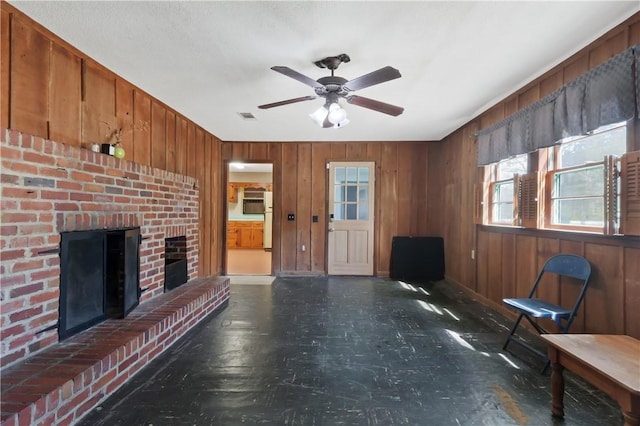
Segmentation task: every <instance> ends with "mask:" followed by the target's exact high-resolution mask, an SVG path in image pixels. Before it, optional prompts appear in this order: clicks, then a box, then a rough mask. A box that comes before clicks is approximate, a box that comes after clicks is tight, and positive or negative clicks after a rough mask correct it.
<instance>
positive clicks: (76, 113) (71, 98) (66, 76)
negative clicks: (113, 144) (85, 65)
mask: <svg viewBox="0 0 640 426" xmlns="http://www.w3.org/2000/svg"><path fill="white" fill-rule="evenodd" d="M81 72H82V61H81V60H80V58H79V57H77V56H76V55H74V54H73V53H71V52H69V51H68V50H67V49H64V48H63V47H61V46H59V45H58V44H56V43H52V44H51V77H50V85H49V87H50V99H49V138H50V139H52V140H55V141H58V142H62V143H65V144H67V145H74V146H81V135H80V123H81V109H80V105H81V94H80V86H81V81H80V76H81ZM96 142H97V141H96Z"/></svg>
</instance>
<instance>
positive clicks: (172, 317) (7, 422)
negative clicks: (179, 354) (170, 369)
mask: <svg viewBox="0 0 640 426" xmlns="http://www.w3.org/2000/svg"><path fill="white" fill-rule="evenodd" d="M228 299H229V279H228V278H197V279H195V280H191V281H190V282H189V283H187V284H185V285H183V286H181V287H179V288H177V289H175V290H173V291H171V292H169V293H166V294H163V295H161V296H158V297H156V298H154V299H153V300H151V301H148V302H146V303H144V304H142V305H141V306H139V307H138V308H136V309H135V310H134V311H133V312H132V313H131V314H129V316H127V317H126V318H125V319H119V320H107V321H105V322H103V323H101V324H99V325H97V326H95V327H93V328H91V329H89V330H86V331H84V332H82V333H80V334H78V335H76V336H73V337H71V338H69V339H67V340H65V341H63V342H61V343H58V344H57V345H55V346H53V347H50V348H48V349H46V350H44V351H41V352H39V353H38V354H36V355H34V356H32V357H30V358H29V359H27V360H25V361H22V362H20V363H18V364H16V365H14V366H12V367H9V368H7V369H5V370H3V372H2V393H1V395H2V398H1V400H2V414H1V421H2V423H1V424H2V426H18V425H69V424H73V423H74V422H76V421H77V420H78V419H80V418H81V417H82V416H83V415H84V414H86V413H87V412H88V411H89V410H91V409H92V408H93V407H95V406H96V405H97V404H98V403H99V402H100V401H101V400H103V399H105V398H106V397H107V396H109V395H110V394H111V393H113V392H114V391H115V390H116V389H117V388H118V387H120V386H121V385H122V384H123V383H124V382H126V381H127V380H128V379H129V378H131V377H132V376H133V375H134V374H135V373H136V372H138V371H139V370H140V369H141V368H143V367H144V366H145V365H147V364H148V363H149V362H150V361H151V360H152V359H154V358H155V357H157V356H158V355H159V354H161V353H162V352H163V351H164V350H165V349H167V348H168V347H169V346H170V345H171V344H172V343H174V342H175V341H176V340H177V339H178V338H180V337H181V336H183V335H184V334H185V333H186V332H187V331H188V330H189V329H191V328H192V327H193V326H194V325H196V324H197V323H198V322H200V321H201V320H203V319H204V318H205V317H206V316H207V315H209V314H210V313H212V312H214V311H216V310H218V309H220V308H222V307H224V306H225V304H226V303H227V301H228Z"/></svg>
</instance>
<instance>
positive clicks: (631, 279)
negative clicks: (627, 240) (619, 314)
mask: <svg viewBox="0 0 640 426" xmlns="http://www.w3.org/2000/svg"><path fill="white" fill-rule="evenodd" d="M639 260H640V248H626V249H625V250H624V266H625V268H624V288H625V289H626V291H625V295H624V305H623V306H624V324H625V328H624V334H628V335H629V336H633V337H635V338H636V339H640V309H639V308H638V307H639V306H640V261H639Z"/></svg>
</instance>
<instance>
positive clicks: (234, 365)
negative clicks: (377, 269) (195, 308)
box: [82, 278, 622, 426]
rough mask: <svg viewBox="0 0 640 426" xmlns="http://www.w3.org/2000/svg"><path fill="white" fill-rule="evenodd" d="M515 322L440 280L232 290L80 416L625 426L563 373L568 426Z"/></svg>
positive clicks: (286, 283) (191, 421)
mask: <svg viewBox="0 0 640 426" xmlns="http://www.w3.org/2000/svg"><path fill="white" fill-rule="evenodd" d="M509 324H510V323H509V322H508V321H506V320H505V318H504V317H502V316H501V315H499V314H497V313H495V312H493V311H491V310H490V309H488V308H485V307H484V306H482V305H480V304H478V303H476V302H474V301H472V300H470V299H469V298H468V297H467V296H465V295H464V294H462V293H460V292H459V291H457V290H455V289H453V288H451V287H449V286H447V285H446V284H445V283H444V282H441V283H436V284H431V285H423V286H421V287H413V288H412V287H410V286H403V285H402V284H401V283H398V282H395V281H390V280H384V279H366V278H279V279H277V280H276V281H275V282H274V283H273V285H272V286H247V285H232V288H231V301H230V304H229V306H228V307H227V308H226V309H225V310H224V311H222V312H221V313H219V314H218V315H216V316H214V317H212V318H210V319H209V320H206V321H205V322H204V323H203V324H201V325H200V326H198V327H197V328H196V329H195V330H193V331H192V332H190V333H189V334H188V335H187V336H186V337H185V338H183V339H182V340H181V341H179V342H178V343H177V344H176V345H175V346H174V347H172V348H171V349H170V350H169V351H168V352H166V353H165V354H163V355H162V356H161V357H160V358H159V359H157V360H156V361H154V362H153V363H151V364H150V365H149V366H148V367H146V368H145V369H144V370H143V371H142V372H141V373H140V374H139V375H137V376H136V377H134V379H132V380H131V381H130V382H128V383H127V384H126V385H125V386H124V387H123V388H122V389H120V390H119V391H118V392H117V393H115V394H114V395H112V396H111V397H110V398H109V399H108V400H106V401H105V402H104V403H103V404H101V405H100V406H99V407H98V408H97V409H95V410H93V411H92V412H91V413H90V414H89V415H88V416H87V417H85V418H84V419H83V422H82V424H83V425H86V426H96V425H109V426H111V425H127V426H132V425H147V426H150V425H153V426H163V425H240V424H244V425H255V424H264V425H525V424H527V425H555V424H564V425H580V426H585V425H586V426H588V425H598V426H602V425H621V424H622V416H621V414H620V412H619V410H618V407H617V405H616V404H615V403H614V402H613V401H611V400H610V399H608V398H607V397H606V396H605V395H603V394H602V393H601V392H599V391H597V390H595V389H594V388H593V387H591V386H590V385H588V384H586V383H584V382H582V381H581V380H580V379H576V378H575V376H573V375H571V374H568V375H567V383H566V396H565V406H566V407H565V413H566V419H565V421H564V422H561V421H558V420H553V419H552V417H551V415H550V408H551V407H550V406H551V402H550V401H551V395H550V383H549V382H550V380H549V375H548V374H547V375H544V376H542V375H540V373H539V371H540V367H541V366H542V364H541V362H540V361H539V360H536V359H531V358H527V357H525V356H524V355H522V356H521V354H518V357H516V356H514V355H512V354H507V353H503V352H502V351H501V346H502V342H503V340H504V337H505V335H506V333H507V330H506V328H507V327H508V325H509Z"/></svg>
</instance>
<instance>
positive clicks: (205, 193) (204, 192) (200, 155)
mask: <svg viewBox="0 0 640 426" xmlns="http://www.w3.org/2000/svg"><path fill="white" fill-rule="evenodd" d="M163 124H164V123H163ZM163 129H164V126H163ZM197 130H200V131H199V132H198V131H197ZM197 130H196V147H195V148H196V158H195V167H196V171H195V173H196V175H195V177H196V179H198V192H199V194H200V196H199V198H200V200H199V201H200V203H199V204H198V212H199V214H198V217H199V218H200V226H198V247H199V248H200V250H199V255H200V257H201V259H200V262H198V271H199V274H200V276H203V275H204V271H205V269H206V268H205V263H206V259H207V258H206V256H207V254H208V248H207V247H206V240H205V228H206V225H205V224H206V222H207V218H206V217H205V216H206V215H207V211H206V208H205V207H206V205H207V202H208V199H209V192H210V191H209V188H208V187H207V186H206V184H207V182H206V181H205V164H206V163H205V148H204V132H203V131H202V130H201V129H197ZM163 152H164V150H163Z"/></svg>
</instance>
